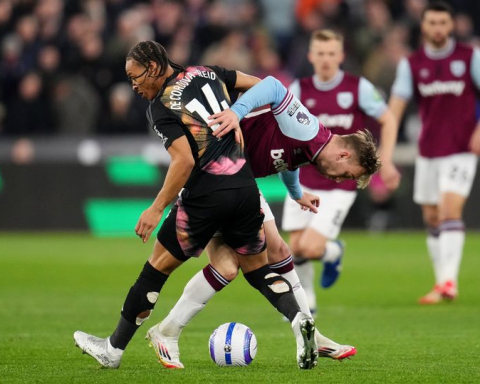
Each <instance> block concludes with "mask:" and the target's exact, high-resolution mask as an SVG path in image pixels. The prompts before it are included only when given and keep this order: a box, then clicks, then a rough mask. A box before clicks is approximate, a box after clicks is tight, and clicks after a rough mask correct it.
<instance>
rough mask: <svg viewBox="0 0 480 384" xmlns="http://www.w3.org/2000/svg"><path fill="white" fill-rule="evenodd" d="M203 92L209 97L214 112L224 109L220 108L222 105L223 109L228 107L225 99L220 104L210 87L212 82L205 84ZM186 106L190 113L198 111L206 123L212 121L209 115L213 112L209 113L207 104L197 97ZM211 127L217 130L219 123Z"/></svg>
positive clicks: (209, 103)
mask: <svg viewBox="0 0 480 384" xmlns="http://www.w3.org/2000/svg"><path fill="white" fill-rule="evenodd" d="M202 92H203V94H204V95H205V97H206V98H207V101H208V105H210V108H211V109H212V111H213V113H218V112H221V111H222V110H221V109H220V105H221V106H222V107H223V109H228V104H227V102H226V101H225V100H222V101H221V102H220V104H218V101H217V98H216V97H215V95H214V93H213V91H212V87H210V84H205V85H204V86H203V87H202ZM185 108H187V110H188V111H189V112H190V113H194V112H197V113H198V114H199V115H200V117H201V118H202V119H203V121H204V122H205V123H207V124H208V123H210V121H211V120H210V119H209V118H208V117H209V116H210V115H211V113H209V112H208V111H207V109H206V108H205V106H204V105H203V104H202V103H200V101H198V100H197V99H193V100H192V101H190V102H189V103H188V104H187V105H185ZM210 128H211V129H212V131H215V129H217V128H218V124H215V125H212V126H211V127H210Z"/></svg>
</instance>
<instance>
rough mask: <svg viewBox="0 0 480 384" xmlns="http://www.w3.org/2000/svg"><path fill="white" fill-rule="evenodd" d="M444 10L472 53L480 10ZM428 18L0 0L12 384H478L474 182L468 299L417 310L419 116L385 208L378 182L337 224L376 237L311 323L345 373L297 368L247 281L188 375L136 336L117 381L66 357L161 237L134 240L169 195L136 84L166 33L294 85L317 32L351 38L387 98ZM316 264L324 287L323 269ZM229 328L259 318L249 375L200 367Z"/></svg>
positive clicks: (463, 280) (197, 264) (202, 340)
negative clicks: (133, 64) (156, 202)
mask: <svg viewBox="0 0 480 384" xmlns="http://www.w3.org/2000/svg"><path fill="white" fill-rule="evenodd" d="M450 3H451V4H452V5H453V6H454V8H455V9H456V10H457V11H458V12H460V13H459V14H458V16H457V30H456V35H457V38H458V39H460V40H462V41H468V42H471V43H472V44H476V45H479V36H480V22H479V18H480V1H478V0H457V1H450ZM424 5H425V1H424V0H385V1H379V0H371V1H367V0H344V1H341V0H322V1H315V0H309V1H294V0H257V1H244V0H226V1H216V2H212V1H205V0H188V1H187V0H185V1H162V0H159V1H134V0H129V1H127V0H123V1H122V0H105V1H98V0H82V1H80V0H78V1H74V0H64V1H62V0H0V382H1V383H49V384H50V383H59V384H64V383H88V384H91V383H117V384H119V383H132V382H134V383H152V382H159V381H162V382H168V383H182V384H185V383H245V382H250V383H262V384H263V383H272V382H275V383H319V382H328V383H348V382H352V383H368V384H371V383H382V384H383V383H422V384H423V383H454V384H458V383H479V382H480V367H479V365H478V364H477V363H476V359H477V358H476V356H478V355H479V353H480V344H479V340H480V328H479V327H478V316H479V306H478V303H479V302H480V289H479V283H478V270H479V269H480V259H479V258H478V249H480V236H479V235H478V234H479V232H478V229H479V228H480V220H479V219H478V212H479V208H480V207H479V204H480V203H479V202H478V199H477V198H476V196H478V195H479V193H480V185H479V180H480V177H477V181H476V182H475V185H474V190H473V192H472V196H471V198H470V200H469V202H468V205H467V207H466V215H465V219H466V224H467V227H468V228H469V231H468V232H467V241H466V244H465V256H464V260H463V262H462V270H461V275H460V284H461V296H460V297H459V299H458V300H457V302H455V303H451V304H450V303H442V304H440V305H438V306H435V307H423V306H419V305H418V304H417V299H418V297H419V295H420V294H423V293H425V292H427V290H428V289H430V288H431V284H432V283H433V276H432V271H431V265H430V262H429V259H428V256H427V252H426V249H425V234H424V230H423V229H421V230H417V229H419V228H421V227H422V225H421V218H420V210H419V208H418V207H417V206H415V205H414V204H413V203H412V180H413V179H412V175H413V173H412V172H413V167H412V161H413V159H414V156H415V139H416V135H418V129H419V123H418V119H417V117H416V114H415V110H414V108H413V107H410V108H411V109H410V110H409V113H408V116H407V118H406V119H405V121H404V122H403V124H402V129H401V133H400V137H399V145H398V148H397V151H396V163H397V164H398V166H399V167H400V168H401V170H402V173H403V180H402V184H401V187H400V189H399V190H398V191H396V192H395V194H394V195H393V196H392V197H390V196H387V195H385V194H384V193H383V192H384V191H383V190H382V189H381V188H373V189H369V190H367V191H361V192H360V195H359V198H358V200H357V202H356V204H355V206H354V207H353V208H352V210H351V212H350V215H349V217H348V219H347V222H346V223H345V227H346V228H356V229H367V230H369V231H372V232H375V233H373V234H369V233H367V232H366V231H364V230H355V231H348V230H347V231H344V232H342V235H341V237H342V239H343V240H345V241H346V243H347V252H346V257H345V258H344V269H343V272H342V276H341V278H340V280H339V282H338V283H337V284H336V285H335V287H333V288H332V289H329V290H320V288H319V287H317V288H316V289H317V296H318V305H319V316H318V317H317V319H316V321H317V324H318V325H319V326H320V327H321V329H322V332H323V333H325V334H326V335H328V336H329V337H331V338H332V339H334V340H336V341H339V342H341V343H349V344H352V345H355V346H356V347H357V349H358V354H357V356H355V358H354V359H353V360H352V361H349V362H347V363H344V364H338V363H337V362H335V361H330V360H326V359H322V361H319V366H318V367H317V368H316V369H314V370H312V371H299V370H298V369H297V367H296V364H295V360H294V350H295V345H294V341H293V338H292V336H291V329H290V326H289V324H287V323H285V322H283V321H282V319H281V317H280V316H279V315H278V313H277V312H275V311H274V310H273V309H272V308H271V307H270V306H269V305H268V304H267V303H266V302H265V300H264V298H262V297H261V296H260V295H259V294H258V292H255V291H254V290H253V289H251V288H249V287H248V286H247V283H246V282H245V280H244V279H243V278H242V277H240V278H238V279H236V280H235V281H234V282H232V283H231V284H230V285H229V287H228V288H227V289H225V290H223V291H222V292H220V293H219V294H218V295H216V297H215V298H214V299H213V300H212V302H211V303H209V304H208V307H207V308H206V310H205V311H203V312H202V313H201V314H200V315H199V316H198V318H196V319H194V320H193V321H192V322H191V324H190V325H189V326H188V327H187V328H186V329H185V330H184V331H183V333H182V339H181V341H180V347H181V353H182V355H181V356H182V362H183V363H184V364H185V366H186V369H185V370H182V371H171V370H165V369H161V368H160V367H159V365H158V363H157V362H156V360H155V358H154V354H153V352H151V351H149V350H148V348H147V345H146V343H145V341H144V340H142V336H143V332H144V330H143V329H142V330H141V332H139V335H137V336H136V337H135V338H134V340H132V343H131V345H130V346H129V348H128V350H127V352H126V356H125V358H124V361H123V362H122V367H121V369H120V370H113V371H112V370H100V369H98V364H96V363H95V362H94V361H93V360H91V359H89V358H88V357H86V356H82V355H81V353H80V351H79V350H78V349H77V348H74V347H73V339H72V334H73V332H74V331H75V330H77V329H82V330H85V331H87V332H91V333H94V334H97V335H99V336H100V335H101V336H106V335H108V332H110V331H111V329H112V326H114V324H115V322H116V321H117V320H118V313H119V311H120V307H121V303H122V302H123V300H124V295H125V293H126V291H127V290H128V287H129V285H130V284H131V283H132V282H133V281H134V279H135V278H136V277H137V276H138V271H139V268H140V267H141V265H142V264H143V263H144V262H145V258H146V257H147V255H148V253H149V252H150V250H151V247H152V240H150V242H149V243H148V244H143V245H142V244H141V243H140V241H139V240H138V239H137V238H133V236H134V233H133V227H134V225H135V223H136V221H137V219H138V216H139V214H140V212H141V211H142V209H143V208H144V207H146V206H148V205H149V203H150V202H151V201H152V199H153V197H154V196H155V195H156V194H157V192H158V189H159V187H160V185H161V183H162V181H163V177H164V174H165V170H166V167H167V164H168V159H169V157H168V154H167V153H166V152H165V151H164V149H163V148H162V144H161V143H160V141H159V140H158V137H157V136H155V135H154V134H153V133H152V132H150V131H149V129H148V127H147V125H146V119H145V107H146V102H145V101H144V100H141V99H139V98H138V97H136V96H135V95H134V93H133V92H132V90H131V88H130V85H129V84H128V82H127V79H126V76H125V74H124V62H125V55H126V53H127V51H128V49H129V48H130V47H131V46H133V45H134V44H135V43H136V42H137V41H139V40H144V39H155V40H158V41H160V42H161V43H162V44H164V45H165V46H166V47H167V49H168V51H169V52H170V54H171V55H172V59H173V60H174V61H176V62H179V63H182V64H187V63H195V64H197V63H202V64H207V63H214V64H218V65H223V66H225V67H229V68H238V69H240V70H243V71H245V72H247V73H251V74H255V75H257V76H260V77H264V76H266V75H274V76H276V77H278V78H279V79H281V80H282V81H283V82H284V84H285V85H288V84H289V83H290V82H291V81H292V79H293V78H295V77H299V76H306V75H310V74H311V68H310V66H309V64H308V62H307V60H306V52H307V46H308V39H309V35H310V32H311V31H312V30H314V29H318V28H335V29H337V30H339V31H341V32H342V33H343V34H344V35H345V37H346V46H345V48H346V53H347V59H346V62H345V65H344V68H345V69H346V70H349V71H351V72H353V73H355V74H357V75H362V74H363V75H364V76H366V77H367V78H368V79H370V80H371V81H372V82H373V83H374V84H375V85H376V86H377V87H378V88H379V89H380V90H381V91H382V92H383V93H384V94H385V97H388V92H389V90H390V86H391V83H392V81H393V77H394V73H395V66H396V63H397V62H398V60H399V58H400V57H401V56H403V55H404V54H406V53H408V52H409V51H410V50H412V49H415V48H416V47H417V46H418V44H419V29H418V20H419V14H420V10H421V8H422V7H423V6H424ZM377 133H378V132H377ZM260 182H261V188H262V190H263V191H264V192H267V195H268V196H269V200H270V201H271V202H273V204H272V205H273V208H274V210H275V214H276V216H277V218H280V217H281V208H282V200H283V198H284V195H285V189H284V188H283V186H281V185H280V184H279V182H278V178H277V177H276V176H273V177H271V178H269V179H265V180H261V181H260ZM389 229H401V230H402V231H389ZM412 229H413V230H412ZM472 229H476V230H472ZM70 231H71V233H70ZM378 232H381V235H378ZM91 233H93V234H94V235H93V236H92V235H91ZM129 236H132V238H129ZM206 263H207V261H206V258H205V257H201V258H199V259H197V260H191V261H190V262H188V263H185V265H184V266H182V268H180V269H179V270H178V272H176V275H175V276H173V278H171V279H170V280H169V282H168V284H167V285H166V287H165V289H164V290H163V291H162V295H161V297H160V302H159V304H158V305H157V307H156V309H155V312H154V314H153V316H152V319H151V320H150V324H154V322H156V321H160V320H161V319H162V318H163V317H164V316H165V315H166V314H167V313H168V311H169V310H170V309H171V308H172V306H173V305H174V304H175V302H176V300H177V299H178V297H179V296H180V295H181V292H182V291H183V288H184V286H185V284H186V283H187V282H188V280H189V279H190V278H191V277H192V276H193V275H194V274H195V273H197V272H198V271H199V270H200V269H201V268H203V267H204V265H205V264H206ZM316 268H317V269H316V273H317V274H316V276H318V275H319V273H320V269H321V264H320V263H317V265H316ZM228 321H238V322H243V323H245V324H247V325H248V326H250V327H251V328H252V330H253V331H254V332H255V334H256V336H257V339H258V342H259V351H258V354H257V357H256V359H255V361H254V363H253V364H252V365H251V366H249V368H247V369H243V370H242V369H238V370H236V369H232V370H224V369H223V370H222V369H220V368H217V367H216V366H215V365H214V364H213V363H212V362H211V361H210V358H209V356H208V351H207V341H208V337H209V335H210V333H211V332H212V330H213V329H215V328H216V327H217V326H218V325H220V324H222V323H225V322H228ZM475 324H477V325H475Z"/></svg>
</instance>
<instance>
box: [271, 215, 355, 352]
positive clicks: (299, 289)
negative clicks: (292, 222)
mask: <svg viewBox="0 0 480 384" xmlns="http://www.w3.org/2000/svg"><path fill="white" fill-rule="evenodd" d="M264 212H265V209H264ZM267 217H268V214H267V213H266V214H265V221H264V224H265V233H266V238H267V253H268V262H269V264H270V268H271V269H272V271H273V272H276V273H278V274H280V276H282V277H284V278H285V279H286V280H287V281H288V282H289V283H290V285H291V286H292V289H293V293H294V295H295V298H296V300H297V303H298V305H299V307H300V310H301V311H302V312H303V313H305V314H307V315H309V316H311V315H312V314H311V312H310V306H309V302H308V299H307V295H306V293H305V291H304V289H303V286H302V284H301V283H300V280H299V278H298V276H297V273H296V271H295V268H294V266H293V261H292V256H291V254H290V250H289V248H288V246H287V244H286V243H285V241H284V240H283V239H282V237H281V236H280V234H279V233H278V229H277V226H276V225H275V220H267ZM272 217H273V215H272ZM311 280H313V276H312V279H311ZM315 340H316V342H317V348H318V349H317V350H318V353H319V356H321V357H329V358H332V359H336V360H342V359H344V358H347V357H350V356H353V355H355V354H356V353H357V351H356V349H355V348H354V347H352V346H351V345H341V344H338V343H336V342H334V341H333V340H330V339H329V338H328V337H325V336H324V335H322V334H321V333H320V332H319V330H318V327H317V328H316V329H315Z"/></svg>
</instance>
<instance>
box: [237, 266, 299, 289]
mask: <svg viewBox="0 0 480 384" xmlns="http://www.w3.org/2000/svg"><path fill="white" fill-rule="evenodd" d="M244 276H245V279H246V280H247V281H248V283H249V284H250V285H251V286H252V287H254V288H256V289H258V290H259V291H260V292H262V293H263V294H264V295H267V296H269V295H271V294H274V295H275V294H283V293H286V292H293V291H292V286H291V285H290V283H289V282H288V281H287V280H286V279H285V278H283V277H282V276H280V275H279V274H278V273H274V272H272V271H271V269H270V267H269V266H268V265H265V266H263V267H260V268H259V269H257V270H255V271H252V272H248V273H245V275H244Z"/></svg>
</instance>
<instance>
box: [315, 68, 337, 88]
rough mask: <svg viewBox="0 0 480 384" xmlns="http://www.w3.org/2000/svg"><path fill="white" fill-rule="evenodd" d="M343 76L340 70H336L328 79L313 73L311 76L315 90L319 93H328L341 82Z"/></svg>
mask: <svg viewBox="0 0 480 384" xmlns="http://www.w3.org/2000/svg"><path fill="white" fill-rule="evenodd" d="M343 75H344V73H343V71H342V70H340V69H339V70H337V71H336V72H335V73H334V74H333V76H331V77H330V78H326V77H325V78H322V77H320V75H319V74H318V73H315V75H314V76H313V82H314V85H315V87H316V88H317V89H319V90H321V91H328V90H330V89H333V88H335V87H336V86H337V85H338V84H340V83H341V82H342V80H343Z"/></svg>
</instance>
